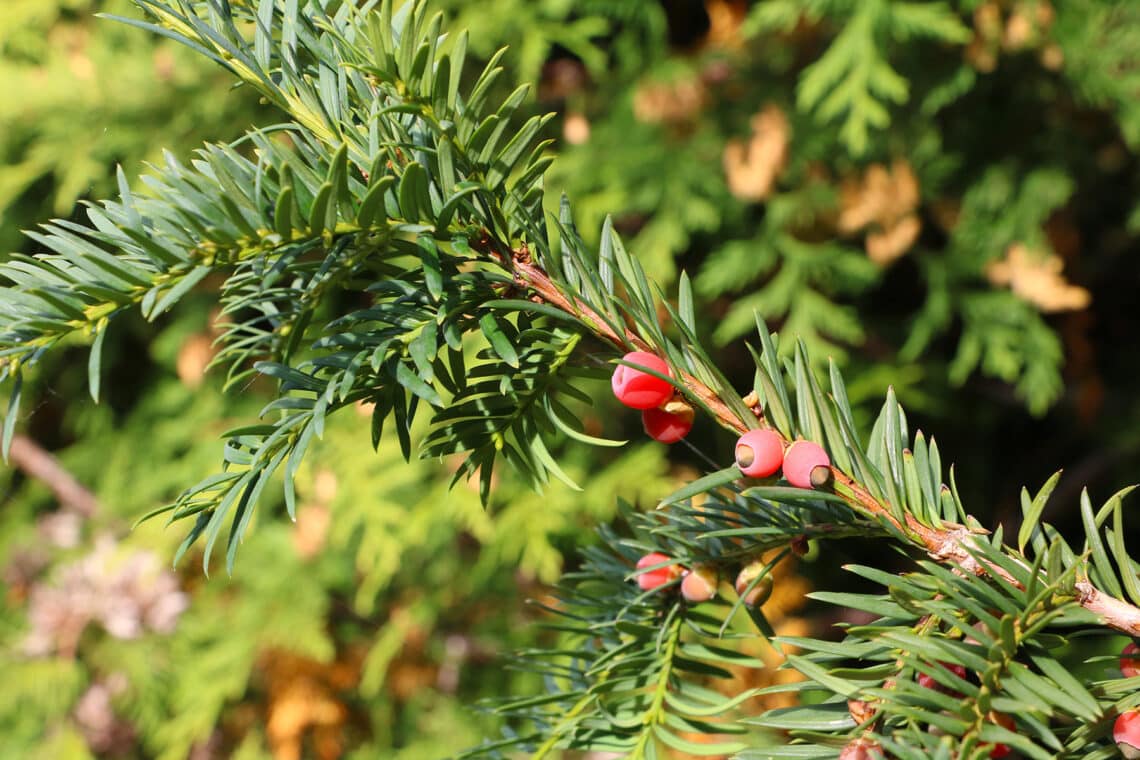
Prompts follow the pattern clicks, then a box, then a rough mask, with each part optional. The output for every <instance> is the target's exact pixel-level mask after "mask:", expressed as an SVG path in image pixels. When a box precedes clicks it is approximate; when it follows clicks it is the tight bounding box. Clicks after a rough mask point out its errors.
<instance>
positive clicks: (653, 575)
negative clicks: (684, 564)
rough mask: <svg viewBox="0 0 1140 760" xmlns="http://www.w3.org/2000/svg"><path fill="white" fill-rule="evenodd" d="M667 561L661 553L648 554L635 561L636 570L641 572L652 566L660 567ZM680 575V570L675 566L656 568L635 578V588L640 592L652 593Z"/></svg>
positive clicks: (667, 558)
mask: <svg viewBox="0 0 1140 760" xmlns="http://www.w3.org/2000/svg"><path fill="white" fill-rule="evenodd" d="M668 561H669V557H667V556H665V555H664V554H662V553H661V552H650V553H649V554H646V555H645V556H644V557H642V558H641V559H639V560H638V561H637V569H638V570H641V569H643V568H646V567H653V566H654V565H660V564H662V563H664V562H668ZM680 574H681V568H679V567H678V566H677V565H667V566H665V567H656V568H654V569H652V570H649V571H647V572H644V573H642V574H641V575H639V576H637V587H638V588H640V589H641V590H642V591H653V590H654V589H658V588H661V587H662V586H664V585H665V584H666V583H669V582H670V581H671V580H673V579H674V578H676V577H677V576H678V575H680Z"/></svg>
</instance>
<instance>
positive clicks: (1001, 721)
mask: <svg viewBox="0 0 1140 760" xmlns="http://www.w3.org/2000/svg"><path fill="white" fill-rule="evenodd" d="M989 718H990V720H991V721H993V722H994V723H996V724H997V725H999V726H1001V727H1002V728H1004V729H1006V730H1007V731H1016V730H1017V724H1016V723H1014V722H1013V718H1011V717H1009V716H1008V715H1006V714H1005V713H999V712H992V711H991V712H990V714H989ZM981 746H983V747H989V748H990V757H993V758H999V757H1005V756H1006V755H1008V754H1009V753H1010V752H1013V750H1012V749H1010V748H1009V745H1008V744H1002V743H1001V742H994V743H993V744H990V743H989V742H984V743H983V744H982V745H981Z"/></svg>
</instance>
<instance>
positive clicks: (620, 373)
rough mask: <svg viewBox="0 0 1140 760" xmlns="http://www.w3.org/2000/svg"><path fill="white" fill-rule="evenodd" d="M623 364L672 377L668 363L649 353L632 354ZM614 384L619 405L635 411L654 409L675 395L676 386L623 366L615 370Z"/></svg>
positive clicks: (631, 352)
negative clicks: (633, 365) (674, 387)
mask: <svg viewBox="0 0 1140 760" xmlns="http://www.w3.org/2000/svg"><path fill="white" fill-rule="evenodd" d="M622 361H627V362H629V363H630V364H637V365H639V366H642V367H645V368H647V369H651V370H653V371H654V372H659V373H661V374H662V375H666V376H668V375H669V365H668V364H666V363H665V360H664V359H662V358H661V357H660V356H656V355H655V354H651V353H649V352H647V351H630V352H629V353H628V354H626V355H625V356H623V357H622ZM610 384H611V385H612V386H613V389H614V395H615V396H617V399H618V401H620V402H622V403H623V404H625V405H626V406H628V407H630V408H632V409H654V408H656V407H658V406H661V405H662V404H664V403H665V402H666V401H668V400H669V397H670V396H672V395H673V386H672V385H670V384H669V383H668V382H667V381H665V380H662V379H661V378H659V377H656V376H655V375H651V374H649V373H648V372H642V371H641V370H639V369H637V368H635V367H627V366H626V365H624V364H619V365H618V366H617V368H616V369H614V376H613V380H612V381H611V383H610Z"/></svg>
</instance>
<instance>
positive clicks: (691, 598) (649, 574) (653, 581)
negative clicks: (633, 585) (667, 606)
mask: <svg viewBox="0 0 1140 760" xmlns="http://www.w3.org/2000/svg"><path fill="white" fill-rule="evenodd" d="M764 568H765V565H764V564H763V563H762V562H759V561H757V562H753V563H751V564H749V565H746V566H745V567H744V569H742V570H741V571H740V573H739V574H738V575H737V576H736V582H735V584H734V585H735V587H736V593H737V594H739V595H740V596H741V597H742V598H743V600H744V603H745V604H747V605H748V606H750V607H757V606H759V605H761V604H763V603H764V602H766V601H768V597H769V596H770V595H771V593H772V580H771V578H769V577H768V576H767V575H764V576H763V577H760V576H761V573H762V572H763V571H764ZM637 569H638V570H643V571H644V572H642V573H641V574H639V575H638V576H637V587H638V588H640V589H641V590H642V591H656V590H657V589H659V588H661V587H663V586H667V585H669V584H670V583H672V582H674V581H675V580H677V579H678V578H680V579H681V596H683V597H684V598H685V601H687V602H690V603H692V604H699V603H701V602H707V601H709V600H710V599H712V598H713V597H715V596H716V590H717V585H718V584H719V583H720V576H719V574H718V573H717V571H716V569H715V568H712V567H709V566H707V565H703V566H697V567H693V568H691V569H689V568H685V567H682V566H681V565H678V564H676V563H674V562H673V559H672V558H671V557H669V556H667V555H665V554H662V553H661V552H650V553H649V554H646V555H645V556H644V557H642V558H641V559H639V560H638V561H637ZM757 578H759V580H757Z"/></svg>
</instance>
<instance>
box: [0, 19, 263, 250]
mask: <svg viewBox="0 0 1140 760" xmlns="http://www.w3.org/2000/svg"><path fill="white" fill-rule="evenodd" d="M129 7H130V4H129V3H127V2H125V0H11V1H10V2H7V3H5V6H4V17H3V19H0V76H3V79H4V82H5V91H6V92H7V94H8V97H7V98H5V99H4V103H3V104H0V165H2V166H3V169H2V170H0V212H3V213H0V246H2V247H3V250H4V252H5V253H7V251H8V250H10V249H11V248H13V247H15V246H18V245H20V231H21V230H20V224H21V223H24V222H25V221H30V220H34V219H44V218H47V217H48V216H49V215H53V214H54V215H61V214H69V213H70V212H71V209H72V207H73V206H74V205H75V202H76V201H77V200H79V199H82V198H86V197H91V196H94V197H102V196H105V195H107V194H108V193H110V192H111V191H112V190H113V189H114V187H115V185H114V179H113V177H111V176H109V171H108V170H109V168H110V167H112V166H113V165H114V164H115V163H120V164H123V165H125V166H126V167H128V169H129V171H130V173H131V174H132V175H133V174H134V173H135V171H136V169H137V168H138V167H139V166H140V165H141V163H142V162H143V161H144V160H154V159H156V158H158V157H159V155H160V153H159V152H160V150H161V149H162V148H168V149H171V150H175V151H177V152H179V153H183V152H185V151H186V150H188V149H189V148H190V147H192V146H193V145H195V144H197V143H198V142H199V141H200V140H201V139H202V137H203V136H204V135H203V132H202V130H203V127H204V126H205V125H211V127H210V128H211V129H212V130H213V137H214V138H215V139H217V138H222V139H231V138H232V137H235V136H236V135H237V134H238V132H239V131H240V129H235V127H234V126H228V125H242V124H245V123H248V122H249V121H250V120H251V119H253V118H254V117H255V114H256V113H257V111H256V109H255V107H254V104H253V103H252V102H251V100H250V99H248V98H244V97H242V96H241V95H239V94H237V93H228V94H227V93H226V92H225V89H224V88H225V87H226V84H227V83H226V82H225V79H224V77H223V76H221V75H220V73H219V72H218V71H217V70H216V69H215V68H212V67H210V66H209V65H208V63H207V62H206V61H203V60H202V58H201V57H200V56H196V55H194V54H193V53H191V52H190V51H188V50H185V49H182V48H180V47H179V46H177V45H175V44H173V43H172V42H170V41H169V40H166V41H163V40H161V39H158V38H154V37H147V36H145V35H140V34H137V33H135V32H132V31H131V30H130V29H128V28H126V27H123V26H121V25H118V24H112V23H109V22H107V21H100V20H98V19H96V18H95V17H94V13H96V12H99V11H109V12H117V13H122V12H124V11H126V10H127V9H128V8H129ZM140 123H141V124H155V125H161V131H158V132H148V131H146V130H139V129H138V128H137V127H136V125H138V124H140ZM83 127H86V128H83Z"/></svg>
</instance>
